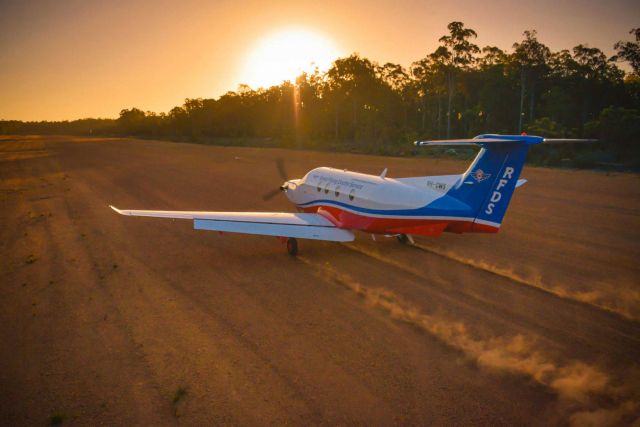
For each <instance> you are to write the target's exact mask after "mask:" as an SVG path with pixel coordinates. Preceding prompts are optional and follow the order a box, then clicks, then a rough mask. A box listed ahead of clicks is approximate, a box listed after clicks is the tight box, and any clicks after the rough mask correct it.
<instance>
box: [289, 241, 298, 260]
mask: <svg viewBox="0 0 640 427" xmlns="http://www.w3.org/2000/svg"><path fill="white" fill-rule="evenodd" d="M287 252H288V253H289V255H291V256H296V255H298V241H297V240H296V239H295V238H294V237H289V238H288V239H287Z"/></svg>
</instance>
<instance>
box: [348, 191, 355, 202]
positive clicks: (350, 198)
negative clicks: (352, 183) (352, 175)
mask: <svg viewBox="0 0 640 427" xmlns="http://www.w3.org/2000/svg"><path fill="white" fill-rule="evenodd" d="M355 198H356V189H355V188H354V189H352V190H351V191H350V192H349V200H353V199H355Z"/></svg>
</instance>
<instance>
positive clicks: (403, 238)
mask: <svg viewBox="0 0 640 427" xmlns="http://www.w3.org/2000/svg"><path fill="white" fill-rule="evenodd" d="M396 238H397V239H398V242H400V243H402V244H403V245H415V244H416V242H414V241H413V237H411V236H410V235H409V234H398V235H397V236H396Z"/></svg>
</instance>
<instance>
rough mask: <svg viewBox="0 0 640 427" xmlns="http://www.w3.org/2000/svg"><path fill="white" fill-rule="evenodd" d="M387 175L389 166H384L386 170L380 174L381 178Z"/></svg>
mask: <svg viewBox="0 0 640 427" xmlns="http://www.w3.org/2000/svg"><path fill="white" fill-rule="evenodd" d="M386 176H387V168H384V170H383V171H382V173H381V174H380V178H382V179H384V178H385V177H386Z"/></svg>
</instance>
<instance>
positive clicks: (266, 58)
mask: <svg viewBox="0 0 640 427" xmlns="http://www.w3.org/2000/svg"><path fill="white" fill-rule="evenodd" d="M338 55H339V52H338V50H337V49H336V48H335V46H334V45H333V43H332V42H331V41H330V40H329V39H327V38H325V37H324V36H322V35H320V34H318V33H315V32H312V31H308V30H302V29H291V30H285V31H280V32H277V33H274V34H271V35H269V36H266V37H265V38H263V39H262V40H260V41H259V42H258V44H257V45H256V46H255V47H254V49H253V50H252V51H251V53H250V54H249V56H248V58H247V61H246V65H245V70H244V80H243V83H246V84H248V85H249V86H251V87H252V88H254V89H255V88H258V87H269V86H272V85H276V84H279V83H281V82H282V81H284V80H294V79H295V78H296V76H298V75H299V74H300V73H301V72H303V71H307V72H309V71H312V70H313V69H314V68H315V67H318V69H319V70H320V71H323V70H326V69H328V68H329V66H330V65H331V62H332V61H334V60H335V59H336V58H337V57H338Z"/></svg>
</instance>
